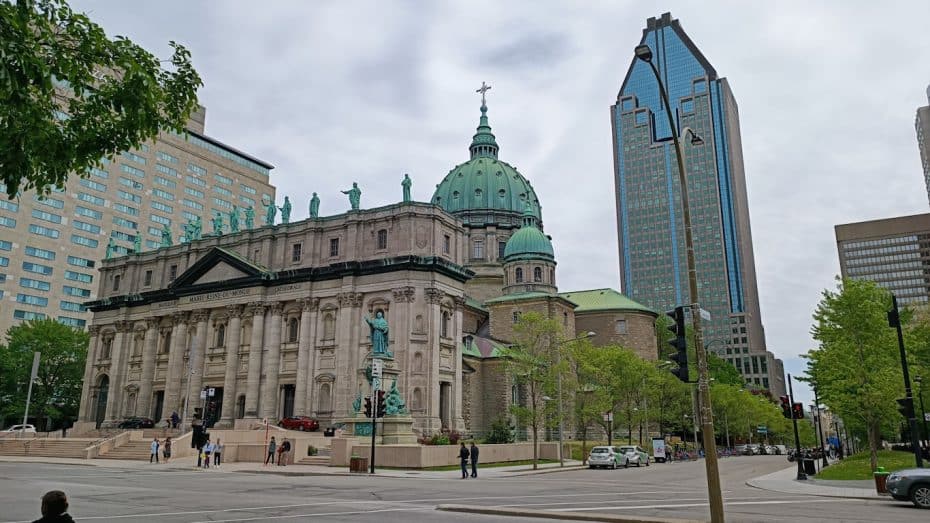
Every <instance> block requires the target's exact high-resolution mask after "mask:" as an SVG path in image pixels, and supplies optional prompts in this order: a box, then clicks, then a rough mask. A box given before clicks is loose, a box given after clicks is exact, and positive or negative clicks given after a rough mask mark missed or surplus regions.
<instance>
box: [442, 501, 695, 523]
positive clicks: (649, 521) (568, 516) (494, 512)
mask: <svg viewBox="0 0 930 523" xmlns="http://www.w3.org/2000/svg"><path fill="white" fill-rule="evenodd" d="M436 510H442V511H445V512H464V513H468V514H482V515H486V516H522V517H529V518H540V519H558V520H561V521H606V522H622V523H706V521H705V520H700V519H675V518H653V517H645V516H621V515H616V514H605V513H603V512H600V513H598V512H585V513H581V512H555V511H551V510H535V509H524V508H509V507H472V506H468V505H438V506H437V507H436Z"/></svg>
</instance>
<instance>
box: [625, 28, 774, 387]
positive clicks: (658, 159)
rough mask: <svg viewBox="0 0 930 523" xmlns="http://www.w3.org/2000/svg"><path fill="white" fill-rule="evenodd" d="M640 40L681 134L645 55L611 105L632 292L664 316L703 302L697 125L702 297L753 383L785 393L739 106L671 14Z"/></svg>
mask: <svg viewBox="0 0 930 523" xmlns="http://www.w3.org/2000/svg"><path fill="white" fill-rule="evenodd" d="M640 43H641V44H647V45H649V47H650V48H651V49H652V52H653V63H654V64H655V65H656V67H657V68H658V70H659V72H660V75H661V77H662V80H663V83H664V84H665V87H666V89H667V92H668V93H669V99H670V103H671V106H672V110H673V111H674V114H673V115H672V117H673V120H674V122H675V125H676V126H677V128H678V129H677V130H676V129H670V128H669V123H668V117H667V115H666V111H665V108H664V106H663V104H662V99H661V96H660V92H659V88H658V84H657V83H656V80H655V76H654V75H653V72H652V71H651V69H650V66H649V64H648V63H645V62H642V61H640V60H638V59H636V58H633V60H632V63H631V64H630V67H629V69H628V71H627V74H626V77H625V78H624V80H623V85H622V86H621V88H620V92H619V94H618V95H617V102H616V104H615V105H613V106H612V107H611V123H612V124H613V144H614V179H615V184H616V199H617V228H618V231H619V246H620V274H621V282H622V285H623V292H624V293H625V294H626V295H627V296H629V297H630V298H632V299H633V300H636V301H638V302H641V303H644V304H646V305H647V306H649V307H651V308H653V309H656V310H669V309H672V308H674V307H675V306H676V305H678V304H688V303H691V302H692V298H691V297H690V296H689V291H688V274H687V262H686V252H685V239H684V238H685V236H684V225H683V221H682V212H681V198H680V192H679V189H680V187H679V182H678V170H677V169H678V167H677V160H676V158H675V147H674V145H673V142H672V133H674V132H679V133H680V132H681V131H682V130H684V129H685V128H686V127H687V128H690V129H691V130H693V131H694V133H696V135H697V136H699V137H700V138H701V142H700V143H695V141H693V140H691V139H690V135H689V137H683V139H682V142H683V148H684V154H685V164H686V168H687V178H688V193H689V201H690V207H691V221H692V225H693V238H694V249H695V258H696V262H697V275H698V287H699V289H700V295H699V296H698V300H699V302H700V305H701V307H702V308H703V309H705V310H707V311H708V312H710V314H711V320H710V321H708V322H705V323H704V325H705V330H704V336H705V342H706V344H707V347H708V349H709V350H711V351H713V352H715V353H716V354H718V355H720V356H721V357H723V358H725V359H727V360H728V361H730V362H731V363H733V364H734V365H735V366H736V368H737V369H739V371H740V372H741V373H742V374H743V376H744V377H745V378H746V379H747V382H749V383H752V384H754V385H758V386H761V387H764V388H767V389H769V390H770V391H771V392H772V393H773V394H774V393H780V391H783V390H784V378H783V373H781V372H780V371H779V370H778V369H780V368H781V365H780V362H777V360H776V359H775V358H774V356H772V354H771V353H769V352H767V350H766V344H765V333H764V331H763V327H762V320H761V317H760V312H759V296H758V290H757V286H756V269H755V260H754V258H753V248H752V233H751V230H750V225H749V207H748V201H747V195H746V179H745V173H744V170H743V157H742V154H743V153H742V145H741V143H740V129H739V113H738V110H737V106H736V100H735V98H734V97H733V93H732V91H731V90H730V85H729V83H728V82H727V80H726V79H725V78H721V77H719V76H718V75H717V72H716V70H715V69H714V67H713V66H712V65H711V64H710V62H709V61H708V60H707V58H706V57H705V56H704V55H703V54H702V53H701V51H700V50H699V49H698V48H697V46H695V44H694V42H693V41H692V40H691V39H690V38H689V37H688V35H687V34H686V33H685V31H684V29H682V27H681V24H680V23H679V22H678V21H677V20H675V19H673V18H672V16H671V14H669V13H665V14H663V15H662V16H661V17H660V18H650V19H649V20H647V25H646V28H645V29H644V30H643V36H642V39H641V41H640ZM632 50H633V46H630V51H632Z"/></svg>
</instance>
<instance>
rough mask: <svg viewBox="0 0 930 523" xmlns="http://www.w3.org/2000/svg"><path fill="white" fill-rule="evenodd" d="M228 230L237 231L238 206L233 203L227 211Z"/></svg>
mask: <svg viewBox="0 0 930 523" xmlns="http://www.w3.org/2000/svg"><path fill="white" fill-rule="evenodd" d="M229 232H239V206H238V205H233V208H232V211H230V213H229Z"/></svg>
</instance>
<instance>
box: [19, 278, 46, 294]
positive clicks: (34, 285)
mask: <svg viewBox="0 0 930 523" xmlns="http://www.w3.org/2000/svg"><path fill="white" fill-rule="evenodd" d="M19 286H20V287H24V288H26V289H35V290H37V291H48V290H51V288H52V284H50V283H48V282H46V281H42V280H33V279H32V278H20V279H19Z"/></svg>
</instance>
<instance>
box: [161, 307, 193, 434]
mask: <svg viewBox="0 0 930 523" xmlns="http://www.w3.org/2000/svg"><path fill="white" fill-rule="evenodd" d="M171 320H172V323H173V324H174V328H172V329H171V347H170V352H169V353H168V374H167V376H166V377H165V388H166V389H167V390H165V408H164V409H163V412H165V413H167V416H164V417H166V418H167V417H169V416H171V413H172V412H181V410H183V409H182V406H181V405H180V402H181V381H182V379H183V378H184V373H185V372H184V371H185V369H184V351H185V350H186V349H187V321H188V319H187V313H185V312H176V313H174V314H172V315H171Z"/></svg>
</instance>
